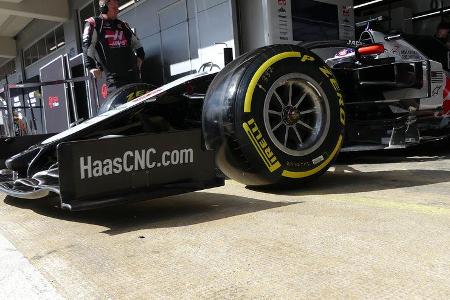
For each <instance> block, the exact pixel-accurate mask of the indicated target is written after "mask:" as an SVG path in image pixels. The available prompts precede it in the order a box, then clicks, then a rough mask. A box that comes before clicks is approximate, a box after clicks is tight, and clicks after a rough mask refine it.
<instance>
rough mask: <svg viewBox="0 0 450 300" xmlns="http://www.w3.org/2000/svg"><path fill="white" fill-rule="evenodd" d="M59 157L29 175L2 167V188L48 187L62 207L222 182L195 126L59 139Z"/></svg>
mask: <svg viewBox="0 0 450 300" xmlns="http://www.w3.org/2000/svg"><path fill="white" fill-rule="evenodd" d="M57 156H58V159H57V160H58V163H57V164H56V165H54V166H53V167H52V168H50V169H48V170H46V171H41V172H38V173H36V174H34V175H33V176H32V177H31V178H17V174H16V173H15V172H11V171H8V170H3V171H2V172H1V173H0V191H2V192H5V193H6V194H8V195H11V196H14V197H20V198H40V197H43V196H46V195H47V194H49V193H50V192H52V193H55V194H57V195H59V198H60V203H61V207H62V208H64V209H69V210H81V209H90V208H96V207H102V206H107V205H110V204H118V203H125V202H130V201H137V200H147V199H151V198H157V197H163V196H169V195H174V194H181V193H186V192H192V191H196V190H201V189H206V188H211V187H217V186H221V185H223V184H224V179H223V178H220V177H218V176H217V175H216V168H215V163H214V157H215V154H214V152H213V151H206V150H204V149H203V147H202V140H201V132H200V130H199V129H196V130H190V131H180V132H171V133H160V134H142V135H137V136H131V137H112V138H104V139H95V140H84V141H73V142H63V143H60V144H59V145H58V147H57Z"/></svg>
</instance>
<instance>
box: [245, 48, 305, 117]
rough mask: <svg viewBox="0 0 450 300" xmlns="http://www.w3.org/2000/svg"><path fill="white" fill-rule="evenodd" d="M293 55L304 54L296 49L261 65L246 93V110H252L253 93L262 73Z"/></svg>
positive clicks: (247, 111)
mask: <svg viewBox="0 0 450 300" xmlns="http://www.w3.org/2000/svg"><path fill="white" fill-rule="evenodd" d="M291 57H298V58H300V57H302V55H301V53H300V52H295V51H291V52H284V53H280V54H277V55H275V56H273V57H271V58H270V59H268V60H267V61H266V62H265V63H263V64H262V65H261V67H259V69H258V70H257V71H256V73H255V75H253V78H252V80H251V81H250V85H249V86H248V89H247V93H246V94H245V102H244V112H246V113H249V112H251V111H252V100H253V93H254V92H255V88H256V85H257V84H258V82H259V80H260V79H261V77H262V75H263V74H264V73H265V72H266V70H267V69H268V68H270V67H271V66H272V65H273V64H275V63H276V62H279V61H280V60H283V59H286V58H291Z"/></svg>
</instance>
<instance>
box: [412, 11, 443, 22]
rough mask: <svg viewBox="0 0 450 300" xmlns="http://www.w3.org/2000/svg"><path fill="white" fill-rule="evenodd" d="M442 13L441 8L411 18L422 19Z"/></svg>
mask: <svg viewBox="0 0 450 300" xmlns="http://www.w3.org/2000/svg"><path fill="white" fill-rule="evenodd" d="M444 12H445V10H444ZM440 13H441V11H440V10H438V11H433V12H430V13H427V14H423V15H418V16H415V17H412V18H411V20H417V19H421V18H425V17H429V16H434V15H437V14H440Z"/></svg>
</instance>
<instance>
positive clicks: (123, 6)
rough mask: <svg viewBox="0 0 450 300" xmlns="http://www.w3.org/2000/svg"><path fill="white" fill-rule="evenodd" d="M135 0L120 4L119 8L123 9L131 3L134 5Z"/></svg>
mask: <svg viewBox="0 0 450 300" xmlns="http://www.w3.org/2000/svg"><path fill="white" fill-rule="evenodd" d="M135 2H136V1H135V0H131V1H128V2H127V3H125V4H123V5H121V6H119V10H123V9H125V8H127V7H128V6H130V5H133V4H134V3H135Z"/></svg>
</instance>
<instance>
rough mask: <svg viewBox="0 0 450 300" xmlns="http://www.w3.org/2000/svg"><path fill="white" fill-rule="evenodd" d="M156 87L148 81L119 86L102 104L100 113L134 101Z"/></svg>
mask: <svg viewBox="0 0 450 300" xmlns="http://www.w3.org/2000/svg"><path fill="white" fill-rule="evenodd" d="M154 89H155V87H154V86H152V85H150V84H147V83H132V84H127V85H125V86H123V87H121V88H118V89H117V90H115V91H114V92H113V93H111V95H109V96H108V99H106V101H105V102H104V103H103V104H102V106H100V109H99V110H98V115H100V114H102V113H104V112H107V111H109V110H111V109H114V108H115V107H117V106H119V105H121V104H124V103H127V102H129V101H133V100H135V99H136V98H139V97H140V96H143V95H144V94H146V93H147V92H150V91H152V90H154Z"/></svg>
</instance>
